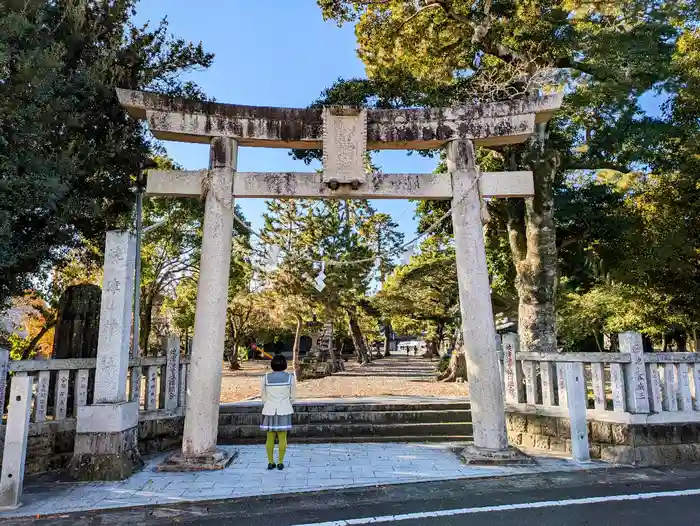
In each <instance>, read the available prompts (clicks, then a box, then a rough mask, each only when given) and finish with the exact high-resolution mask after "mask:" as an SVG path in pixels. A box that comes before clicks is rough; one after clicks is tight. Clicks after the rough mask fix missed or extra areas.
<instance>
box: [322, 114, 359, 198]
mask: <svg viewBox="0 0 700 526" xmlns="http://www.w3.org/2000/svg"><path fill="white" fill-rule="evenodd" d="M366 150H367V110H360V109H354V108H347V107H334V106H331V107H327V108H324V110H323V182H324V183H325V184H327V185H331V186H332V185H338V184H351V185H355V186H359V185H361V184H363V183H364V182H365V165H364V162H365V159H364V154H365V151H366Z"/></svg>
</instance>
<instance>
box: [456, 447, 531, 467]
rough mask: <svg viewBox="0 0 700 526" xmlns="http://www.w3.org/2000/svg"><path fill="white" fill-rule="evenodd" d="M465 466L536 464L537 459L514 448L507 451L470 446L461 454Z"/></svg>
mask: <svg viewBox="0 0 700 526" xmlns="http://www.w3.org/2000/svg"><path fill="white" fill-rule="evenodd" d="M459 457H460V458H461V459H462V462H464V463H465V464H471V465H475V466H493V465H508V464H535V463H536V462H535V459H534V458H532V457H530V456H528V455H526V454H525V453H523V452H522V451H520V450H519V449H517V448H514V447H510V446H509V447H508V448H507V449H488V448H483V447H477V446H475V445H473V444H472V445H469V446H467V447H465V448H463V449H462V450H461V451H460V452H459Z"/></svg>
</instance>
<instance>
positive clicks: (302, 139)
mask: <svg viewBox="0 0 700 526" xmlns="http://www.w3.org/2000/svg"><path fill="white" fill-rule="evenodd" d="M117 95H118V97H119V100H120V102H121V104H122V105H123V106H124V107H125V108H126V109H127V111H128V112H129V113H130V114H131V116H133V117H134V118H137V119H141V120H144V121H146V122H147V123H148V126H149V129H150V130H151V132H152V133H153V134H154V135H155V137H156V138H159V139H163V140H172V141H181V142H194V143H205V144H210V152H211V153H210V166H209V169H208V170H199V171H162V170H152V171H150V172H149V176H148V185H147V192H148V194H150V195H165V196H180V197H195V196H197V197H198V196H201V195H206V201H205V203H206V204H205V216H204V236H203V242H202V261H201V266H200V272H199V283H198V289H197V305H196V314H195V328H194V338H193V346H192V358H191V365H190V377H191V379H192V381H190V382H188V383H187V385H188V393H187V403H186V415H185V430H184V435H183V446H182V452H181V456H180V458H179V459H176V460H175V461H176V462H181V464H182V466H185V467H183V469H187V467H190V468H191V466H192V464H193V463H194V464H197V465H198V466H199V468H200V469H213V468H214V467H216V465H217V459H218V458H220V457H218V456H217V453H216V441H217V430H218V414H219V396H220V389H221V361H222V357H223V350H224V334H225V321H226V303H227V292H228V287H227V284H228V272H229V263H230V254H231V235H232V228H233V198H234V197H238V198H244V197H264V198H271V199H272V198H283V197H300V198H301V197H304V198H313V199H451V200H452V222H453V226H454V236H455V248H456V253H457V276H458V280H459V297H460V307H461V315H462V332H463V335H464V348H465V354H466V358H467V371H468V377H469V390H470V402H471V407H472V416H473V429H474V444H475V446H477V448H482V449H488V450H490V451H493V450H495V451H502V450H505V449H507V447H508V441H507V435H506V428H505V407H504V402H503V392H502V384H501V378H500V372H499V370H500V369H499V364H498V356H497V352H496V332H495V327H494V319H493V311H492V307H491V295H490V286H489V278H488V270H487V267H486V252H485V248H484V239H483V231H482V222H481V204H482V201H481V198H483V197H528V196H531V195H532V194H533V192H534V187H533V179H532V173H531V172H485V173H481V172H480V171H479V168H478V166H477V165H476V163H475V156H474V148H475V146H489V147H495V146H499V145H505V144H514V143H521V142H524V141H526V140H527V139H528V138H529V137H530V136H531V135H532V134H533V133H535V130H536V127H537V125H538V124H542V123H545V122H547V121H548V120H549V119H550V118H551V117H552V115H553V113H554V112H555V111H556V110H557V109H558V108H559V107H560V105H561V103H562V94H552V95H544V96H540V97H525V98H522V99H517V100H512V101H507V102H498V103H486V104H474V105H467V106H459V107H455V108H426V109H393V110H383V109H360V108H352V107H337V106H336V107H326V108H311V109H297V108H270V107H258V106H238V105H231V104H219V103H202V102H198V101H191V100H185V99H182V98H170V97H166V96H164V95H159V94H155V93H148V92H139V91H129V90H117ZM239 145H240V146H252V147H268V148H300V149H323V165H324V170H323V172H322V173H306V172H289V173H265V172H261V173H235V168H236V162H237V153H238V146H239ZM438 147H446V148H447V160H448V173H447V174H382V173H374V174H367V173H365V172H364V153H365V151H366V150H367V149H378V150H379V149H427V148H438Z"/></svg>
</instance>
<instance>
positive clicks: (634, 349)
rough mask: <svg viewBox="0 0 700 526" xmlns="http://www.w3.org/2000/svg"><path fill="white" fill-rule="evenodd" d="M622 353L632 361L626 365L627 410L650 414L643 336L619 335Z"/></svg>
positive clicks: (634, 333)
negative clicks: (627, 355)
mask: <svg viewBox="0 0 700 526" xmlns="http://www.w3.org/2000/svg"><path fill="white" fill-rule="evenodd" d="M619 341H620V352H621V353H626V354H629V355H630V357H631V359H632V361H631V363H629V364H625V369H624V370H625V383H626V384H627V410H628V411H629V412H630V413H648V412H649V396H648V395H647V372H646V367H645V366H644V356H643V352H644V350H643V347H642V335H641V334H639V333H636V332H623V333H622V334H620V335H619Z"/></svg>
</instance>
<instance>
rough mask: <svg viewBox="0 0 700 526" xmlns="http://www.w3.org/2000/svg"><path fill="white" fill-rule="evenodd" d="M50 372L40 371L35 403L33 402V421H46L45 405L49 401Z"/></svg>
mask: <svg viewBox="0 0 700 526" xmlns="http://www.w3.org/2000/svg"><path fill="white" fill-rule="evenodd" d="M50 380H51V371H40V372H39V378H38V379H37V384H36V401H35V402H34V421H35V422H44V421H45V420H46V405H47V402H48V399H49V381H50Z"/></svg>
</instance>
